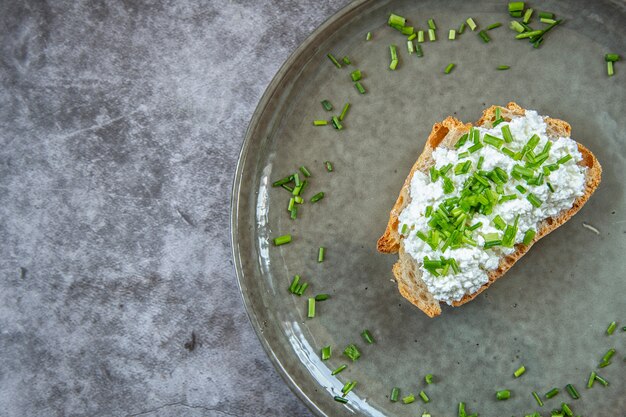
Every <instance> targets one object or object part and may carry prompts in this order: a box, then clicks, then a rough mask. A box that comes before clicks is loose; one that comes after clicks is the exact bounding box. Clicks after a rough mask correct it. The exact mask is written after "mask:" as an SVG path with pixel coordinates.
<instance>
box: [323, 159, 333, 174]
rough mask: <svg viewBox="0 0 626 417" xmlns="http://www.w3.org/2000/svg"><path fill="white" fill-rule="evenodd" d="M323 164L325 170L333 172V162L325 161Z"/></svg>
mask: <svg viewBox="0 0 626 417" xmlns="http://www.w3.org/2000/svg"><path fill="white" fill-rule="evenodd" d="M324 164H325V165H326V171H328V172H333V164H332V162H330V161H326V162H324Z"/></svg>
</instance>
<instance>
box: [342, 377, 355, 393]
mask: <svg viewBox="0 0 626 417" xmlns="http://www.w3.org/2000/svg"><path fill="white" fill-rule="evenodd" d="M355 386H356V381H348V382H346V383H345V384H344V386H343V388H342V389H341V392H342V393H343V395H342V397H345V396H346V395H348V394H349V393H350V391H352V389H354V387H355Z"/></svg>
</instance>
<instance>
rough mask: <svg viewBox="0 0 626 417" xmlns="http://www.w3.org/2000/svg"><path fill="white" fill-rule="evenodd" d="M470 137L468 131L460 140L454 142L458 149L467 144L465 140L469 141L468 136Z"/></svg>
mask: <svg viewBox="0 0 626 417" xmlns="http://www.w3.org/2000/svg"><path fill="white" fill-rule="evenodd" d="M468 137H469V135H468V134H467V133H466V134H464V135H463V136H461V137H460V138H459V140H458V141H457V142H456V143H455V144H454V147H455V148H456V149H459V148H460V147H461V146H463V145H464V144H465V142H467V138H468Z"/></svg>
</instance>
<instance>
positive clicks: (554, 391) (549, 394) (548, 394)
mask: <svg viewBox="0 0 626 417" xmlns="http://www.w3.org/2000/svg"><path fill="white" fill-rule="evenodd" d="M558 393H559V389H558V388H552V389H551V390H550V391H548V392H546V398H552V397H554V396H555V395H556V394H558Z"/></svg>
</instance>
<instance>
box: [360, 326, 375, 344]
mask: <svg viewBox="0 0 626 417" xmlns="http://www.w3.org/2000/svg"><path fill="white" fill-rule="evenodd" d="M361 336H363V339H364V340H365V341H366V342H367V343H369V344H370V345H371V344H372V343H374V337H372V334H371V333H370V331H369V330H367V329H365V330H363V331H362V332H361Z"/></svg>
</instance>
